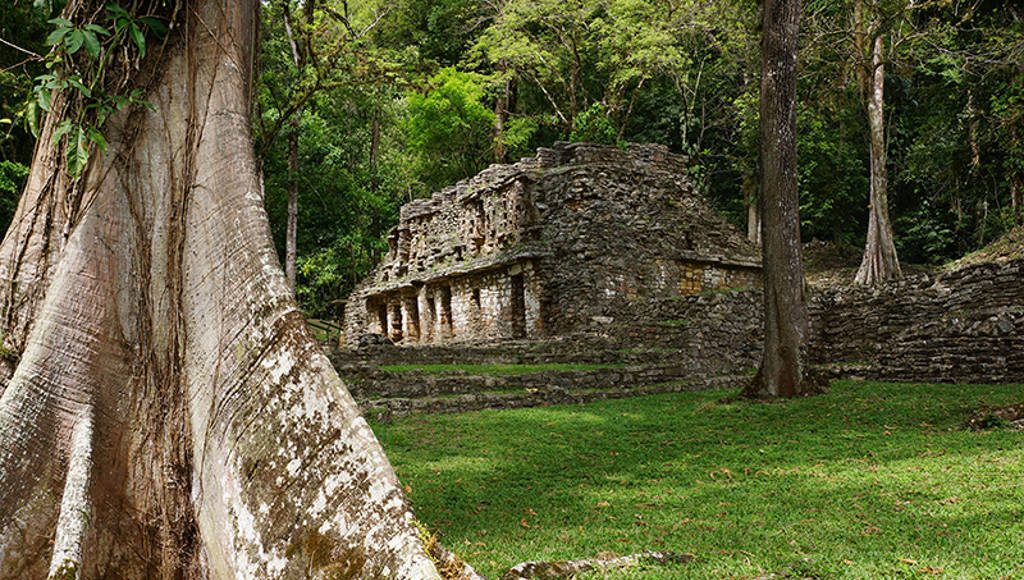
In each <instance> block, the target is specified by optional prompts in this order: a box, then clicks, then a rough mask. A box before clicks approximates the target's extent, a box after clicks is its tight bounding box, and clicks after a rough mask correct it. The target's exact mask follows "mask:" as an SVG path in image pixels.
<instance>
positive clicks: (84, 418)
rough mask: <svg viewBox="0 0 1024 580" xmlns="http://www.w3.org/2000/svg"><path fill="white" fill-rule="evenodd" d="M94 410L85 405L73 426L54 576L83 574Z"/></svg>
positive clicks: (65, 579)
mask: <svg viewBox="0 0 1024 580" xmlns="http://www.w3.org/2000/svg"><path fill="white" fill-rule="evenodd" d="M92 422H93V410H92V407H88V408H86V409H85V410H84V411H83V412H82V415H81V417H79V419H78V421H76V422H75V425H74V427H73V428H72V430H71V453H70V456H69V458H68V471H67V475H66V477H65V480H64V495H63V496H62V498H61V502H60V515H59V516H58V517H57V530H56V535H55V537H54V541H53V557H52V558H51V559H50V573H49V575H48V578H50V579H51V580H57V579H59V580H75V579H77V578H79V576H80V574H81V562H82V543H83V541H84V538H85V534H86V532H87V529H88V526H89V519H90V515H91V510H90V508H89V486H90V483H91V479H92V452H93V425H92Z"/></svg>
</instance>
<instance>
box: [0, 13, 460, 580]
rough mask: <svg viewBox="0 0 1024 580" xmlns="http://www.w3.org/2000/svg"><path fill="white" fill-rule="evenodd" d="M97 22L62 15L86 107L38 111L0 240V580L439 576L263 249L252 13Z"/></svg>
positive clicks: (58, 70)
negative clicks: (253, 124) (253, 120)
mask: <svg viewBox="0 0 1024 580" xmlns="http://www.w3.org/2000/svg"><path fill="white" fill-rule="evenodd" d="M110 6H114V5H109V4H108V8H107V11H106V12H105V11H104V8H103V2H101V1H99V0H79V1H76V2H73V3H71V4H69V8H68V9H67V11H66V12H65V16H66V17H67V18H68V21H67V23H66V25H62V26H63V27H64V28H67V29H68V30H67V31H65V33H63V34H65V35H67V34H74V32H73V31H78V32H79V33H81V34H82V35H83V36H84V32H85V31H90V30H91V31H93V32H94V34H99V33H98V32H96V31H97V30H98V29H99V28H88V26H95V27H102V28H103V29H104V30H106V31H107V32H112V31H114V30H116V31H117V32H116V33H114V34H111V35H109V36H104V37H103V38H102V39H101V38H94V39H91V40H89V41H88V42H89V46H88V47H87V49H86V50H83V51H78V49H80V48H82V44H83V43H82V42H79V41H78V40H74V39H73V40H72V42H70V43H68V44H63V45H58V46H57V47H56V48H55V49H54V50H55V51H58V52H60V55H59V56H60V60H61V62H64V63H74V70H76V71H84V70H87V69H88V70H92V71H93V72H92V73H88V74H86V73H75V74H82V75H83V76H82V77H81V78H80V79H79V82H81V83H82V84H83V86H91V87H92V90H91V91H89V94H85V93H84V92H81V91H75V90H73V89H72V88H70V87H69V88H62V89H57V90H55V91H53V92H52V94H50V93H48V94H47V96H46V97H45V102H46V104H47V106H48V108H49V110H50V111H51V112H50V114H49V115H48V116H47V117H46V119H45V120H44V123H43V126H42V128H41V132H40V140H39V143H38V145H37V147H36V150H35V155H34V159H33V163H32V172H31V174H30V176H29V179H28V185H27V187H26V189H25V192H24V194H23V196H22V200H21V203H20V206H19V208H18V211H17V213H16V215H15V218H14V222H13V225H12V227H11V229H10V230H9V232H8V234H7V236H6V238H5V239H4V241H3V243H2V245H0V280H3V284H2V287H0V331H2V336H3V346H4V353H3V360H2V367H0V378H2V381H0V577H3V578H45V577H51V578H58V577H59V578H79V577H84V578H96V577H119V578H158V577H159V578H203V577H216V578H228V577H264V578H267V577H299V576H304V575H307V574H315V575H318V576H324V577H344V578H354V577H359V578H366V577H401V578H438V577H439V576H438V573H437V572H436V570H435V565H434V564H433V563H432V560H431V559H430V558H429V557H428V556H427V554H426V553H425V551H424V545H423V542H422V541H421V540H420V538H419V535H418V532H417V530H416V527H415V526H414V522H413V518H412V515H411V513H410V511H409V507H408V504H407V503H406V500H405V498H404V496H403V494H402V491H401V488H400V486H399V484H398V482H397V479H396V477H395V474H394V472H393V471H392V469H391V467H390V465H389V463H388V461H387V459H386V457H385V456H384V453H383V451H382V449H381V448H380V446H379V444H378V443H377V441H376V439H375V438H374V436H373V433H372V432H371V431H370V429H369V427H368V426H367V424H366V422H365V421H364V420H363V419H362V418H361V417H360V416H359V413H358V410H357V407H356V405H355V403H354V402H353V400H352V398H351V396H349V394H348V392H347V391H346V389H345V387H344V385H343V384H342V382H341V381H340V380H339V378H338V376H337V375H336V374H335V372H334V371H333V370H332V368H331V365H330V363H329V362H328V361H327V359H326V357H325V356H324V354H323V353H322V351H321V349H320V348H319V346H318V345H317V344H316V343H315V342H314V340H313V339H312V337H311V336H310V334H309V331H308V330H307V328H306V325H305V323H304V321H303V319H302V316H301V314H300V313H299V311H298V309H297V307H296V304H295V302H294V299H293V297H292V293H291V291H290V289H289V287H288V284H287V282H286V280H285V278H284V276H283V275H282V272H281V268H280V265H279V262H278V260H277V257H276V254H275V252H274V249H273V247H272V244H271V240H270V237H269V229H268V227H267V218H266V214H265V211H264V208H263V199H262V192H261V182H260V178H259V175H258V171H257V164H256V162H255V159H254V155H253V151H252V141H251V138H250V129H249V106H250V103H249V98H250V94H251V89H250V84H251V82H252V76H251V64H252V56H253V44H254V41H255V28H256V27H255V22H256V11H257V7H258V2H257V1H256V0H223V1H221V2H212V1H202V2H200V1H185V0H181V1H179V2H166V1H164V0H151V1H149V2H139V3H136V4H135V5H134V6H135V7H136V8H137V10H138V11H137V12H136V13H135V14H129V13H127V11H124V10H121V11H120V12H118V13H117V14H114V15H113V16H112V20H113V22H106V21H98V20H96V19H97V18H98V17H100V16H101V15H104V14H109V13H110V12H111V10H112V9H111V8H110ZM115 8H116V6H115ZM152 17H160V18H162V19H164V21H165V22H167V23H168V24H169V25H170V26H169V30H170V33H169V34H168V36H167V38H166V42H165V43H164V44H163V45H162V46H160V47H156V46H153V44H155V43H154V42H152V41H153V37H152V36H151V35H144V33H145V31H146V29H147V28H149V29H150V30H152V29H153V28H155V26H156V25H155V23H156V22H157V20H156V19H155V18H152ZM145 18H149V19H148V20H145ZM147 23H148V24H147ZM144 25H145V26H144ZM125 31H129V32H130V34H127V33H124V32H125ZM116 39H121V43H118V41H117V40H116ZM93 40H95V41H97V42H96V43H93ZM147 43H148V44H149V45H150V46H149V47H148V50H146V44H147ZM145 52H148V53H149V56H146V57H145V58H142V57H143V54H144V53H145ZM87 53H88V54H87ZM107 56H109V59H108V58H105V57H107ZM96 63H106V65H105V66H104V67H103V68H96ZM136 69H138V73H133V72H132V71H135V70H136ZM70 70H71V69H70V68H69V69H65V68H64V67H63V65H61V66H57V67H55V68H54V74H55V76H56V77H57V78H58V80H60V79H61V78H65V79H66V78H67V77H66V75H70V74H72V73H71V72H70ZM96 75H98V76H96ZM122 75H123V76H122ZM126 83H127V84H128V85H129V86H135V87H137V88H138V90H139V91H140V93H139V95H140V96H141V97H144V98H145V99H146V100H147V101H148V102H149V105H150V106H149V108H148V109H142V108H134V109H124V110H122V111H121V112H119V113H114V114H112V115H111V116H110V118H109V119H108V120H106V122H105V123H102V122H100V121H99V120H96V119H94V121H96V124H95V125H90V128H93V129H95V128H96V127H100V126H101V127H102V131H103V136H104V137H105V139H104V140H103V141H100V138H99V137H97V136H96V135H92V137H91V139H92V140H93V141H94V142H97V143H99V142H106V143H109V147H108V149H107V150H106V152H105V154H103V155H99V152H98V151H93V152H92V153H91V154H89V155H87V156H86V157H85V158H84V159H83V158H82V157H80V156H79V157H72V156H71V155H70V154H68V155H62V151H61V149H64V148H66V147H67V146H68V141H69V140H70V139H71V138H73V137H75V143H74V145H75V148H74V149H75V150H76V151H77V152H78V153H81V152H82V150H83V147H84V148H88V147H89V144H88V140H87V141H84V142H83V140H82V136H81V134H80V133H81V132H79V131H76V130H74V129H69V128H68V127H69V125H67V124H66V123H65V121H68V120H73V119H78V120H81V119H84V118H88V117H87V115H88V114H89V113H88V111H91V110H95V109H90V108H89V105H90V104H93V101H92V100H91V99H93V98H95V95H97V94H99V93H101V92H105V93H106V94H108V95H113V94H115V93H114V92H115V91H117V90H118V89H119V87H123V86H124V85H125V84H126ZM58 86H59V85H58ZM82 115H86V117H83V116H82ZM76 136H77V137H76ZM94 147H95V146H94ZM86 152H87V153H88V151H86ZM76 154H77V153H76ZM72 161H74V162H75V163H78V164H81V165H82V166H81V167H80V168H78V170H77V171H70V169H72V168H73V163H72ZM467 573H468V572H467Z"/></svg>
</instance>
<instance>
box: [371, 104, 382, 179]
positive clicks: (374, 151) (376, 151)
mask: <svg viewBox="0 0 1024 580" xmlns="http://www.w3.org/2000/svg"><path fill="white" fill-rule="evenodd" d="M379 170H380V110H379V109H378V108H377V107H376V105H374V109H373V120H372V121H371V122H370V191H372V192H374V193H376V192H377V189H378V188H380V172H379Z"/></svg>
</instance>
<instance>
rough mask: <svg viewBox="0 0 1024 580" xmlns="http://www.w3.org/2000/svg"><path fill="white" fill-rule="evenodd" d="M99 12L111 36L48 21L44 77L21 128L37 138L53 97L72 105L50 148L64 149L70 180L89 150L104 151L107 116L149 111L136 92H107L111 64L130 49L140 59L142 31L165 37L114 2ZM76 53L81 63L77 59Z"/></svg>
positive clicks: (93, 27) (91, 27)
mask: <svg viewBox="0 0 1024 580" xmlns="http://www.w3.org/2000/svg"><path fill="white" fill-rule="evenodd" d="M104 13H105V15H106V20H105V22H106V23H107V25H108V26H110V27H111V28H113V32H111V31H110V29H108V28H107V27H104V26H102V25H100V24H98V23H96V22H86V23H82V24H75V23H72V22H71V21H70V20H67V19H66V18H52V19H50V20H49V21H48V22H49V23H50V24H52V25H54V27H55V28H54V29H53V31H52V32H51V33H50V34H49V36H47V38H46V44H47V45H49V46H50V52H49V53H47V56H46V62H45V65H46V69H47V71H48V72H46V73H44V74H41V75H39V76H37V77H35V82H36V84H35V86H34V87H33V94H34V101H33V102H30V103H29V105H28V107H27V111H26V123H27V124H28V127H29V129H30V130H31V131H32V134H33V135H35V136H37V137H38V134H39V127H40V118H41V116H42V115H43V114H45V113H49V112H50V111H51V107H52V104H53V97H54V95H55V94H57V93H58V92H64V93H65V95H66V96H67V98H68V100H69V102H71V103H72V104H73V107H74V108H73V109H72V110H71V111H62V112H61V113H62V117H63V120H62V121H61V122H60V123H59V124H58V125H57V126H56V127H55V128H54V134H53V139H52V142H53V144H54V146H61V145H63V147H64V158H65V162H66V164H67V170H68V173H70V174H71V176H72V177H73V178H78V177H79V176H81V174H82V172H83V171H84V170H85V168H86V166H87V165H88V163H89V157H90V155H91V152H92V149H93V148H94V147H95V148H97V149H99V150H100V151H101V152H106V149H107V142H106V139H105V138H104V137H103V133H102V127H103V125H104V123H106V121H107V119H108V118H109V117H110V116H111V115H113V114H114V113H116V112H118V111H120V110H122V109H124V108H125V107H128V106H131V105H141V106H149V104H148V103H147V102H146V101H144V100H143V99H142V91H141V90H140V89H132V90H129V91H127V92H125V93H123V94H122V93H118V92H110V91H108V90H107V89H108V83H107V82H106V81H107V77H108V75H109V74H110V71H109V69H110V68H111V66H112V62H113V61H114V59H115V58H121V57H122V54H130V52H129V51H130V50H131V51H134V52H135V55H137V58H138V59H142V58H144V57H145V56H146V37H145V32H144V31H149V32H151V33H152V34H154V35H157V36H162V35H163V34H164V33H165V32H166V26H164V24H163V23H162V22H161V21H160V20H159V19H158V18H155V17H152V16H142V17H135V16H133V15H132V14H130V13H129V12H128V11H127V10H125V9H124V8H122V7H121V6H120V5H118V4H115V3H110V4H107V6H106V8H105V11H104ZM83 49H84V50H83ZM80 51H82V52H84V53H85V58H81V57H80V55H79V52H80ZM76 55H79V57H76ZM128 58H131V56H129V57H128Z"/></svg>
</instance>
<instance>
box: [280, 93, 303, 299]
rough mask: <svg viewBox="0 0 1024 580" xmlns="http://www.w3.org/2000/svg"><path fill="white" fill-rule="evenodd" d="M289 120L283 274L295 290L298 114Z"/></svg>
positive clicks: (297, 213) (297, 217)
mask: <svg viewBox="0 0 1024 580" xmlns="http://www.w3.org/2000/svg"><path fill="white" fill-rule="evenodd" d="M301 114H302V111H301V110H299V111H297V112H296V113H295V115H296V117H295V118H294V119H292V121H291V131H290V132H289V134H288V227H287V230H286V231H285V240H284V248H285V249H284V275H285V278H286V279H287V280H288V286H290V287H291V289H292V290H293V291H294V290H295V259H296V257H297V256H298V228H299V115H301Z"/></svg>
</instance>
